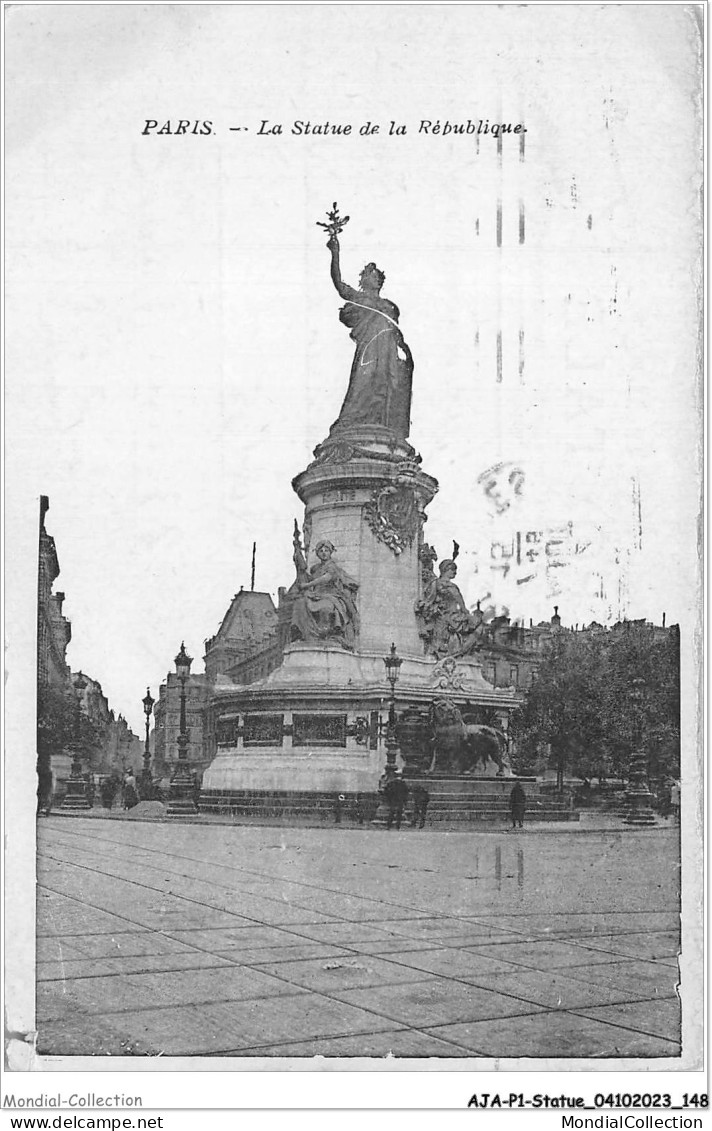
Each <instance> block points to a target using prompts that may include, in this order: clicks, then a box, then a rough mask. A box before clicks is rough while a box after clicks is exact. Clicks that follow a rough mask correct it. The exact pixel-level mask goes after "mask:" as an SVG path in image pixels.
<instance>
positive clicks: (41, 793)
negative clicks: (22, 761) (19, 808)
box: [37, 759, 54, 817]
mask: <svg viewBox="0 0 712 1131" xmlns="http://www.w3.org/2000/svg"><path fill="white" fill-rule="evenodd" d="M53 795H54V776H53V774H52V770H51V768H50V767H49V766H48V765H46V763H45V762H44V761H43V762H40V761H39V759H38V762H37V816H38V817H40V816H43V815H44V816H45V817H49V815H50V813H51V812H52V798H53Z"/></svg>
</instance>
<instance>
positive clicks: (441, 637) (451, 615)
mask: <svg viewBox="0 0 712 1131" xmlns="http://www.w3.org/2000/svg"><path fill="white" fill-rule="evenodd" d="M438 568H439V572H440V576H439V577H437V578H434V579H433V581H432V582H431V583H430V585H429V587H428V588H427V589H426V591H425V594H424V596H423V598H422V599H421V600H420V601H418V603H417V605H416V616H417V619H418V624H419V632H420V635H421V637H422V639H423V640H424V641H425V646H426V651H427V652H429V653H430V654H431V655H433V656H436V657H438V658H439V657H441V656H448V655H450V656H466V655H468V654H469V653H471V652H475V651H477V649H478V648H480V647H481V646H482V643H483V636H484V634H485V632H486V629H485V627H484V623H483V622H484V618H483V616H482V613H480V612H479V611H478V613H471V612H469V610H468V608H467V605H466V604H465V599H464V597H463V596H462V593H461V592H460V589H459V587H458V586H457V585H456V584H455V580H454V579H455V576H456V574H457V565H456V564H455V561H454V560H453V558H445V559H444V561H442V562H440V565H439V567H438Z"/></svg>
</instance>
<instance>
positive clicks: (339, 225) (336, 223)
mask: <svg viewBox="0 0 712 1131" xmlns="http://www.w3.org/2000/svg"><path fill="white" fill-rule="evenodd" d="M326 216H327V220H328V223H326V224H325V223H324V221H323V220H317V224H318V226H319V227H320V228H324V230H325V231H327V232H328V233H329V242H328V244H327V247H329V246H330V245H331V241H332V240H334V241H336V242H337V243H338V237H339V236H340V235H341V233H342V232H343V230H344V228H345V226H346V225H347V224H348V222H349V217H348V216H339V206H338V204H337V203H336V201H334V206H333V208H332V210H331V212H327V213H326Z"/></svg>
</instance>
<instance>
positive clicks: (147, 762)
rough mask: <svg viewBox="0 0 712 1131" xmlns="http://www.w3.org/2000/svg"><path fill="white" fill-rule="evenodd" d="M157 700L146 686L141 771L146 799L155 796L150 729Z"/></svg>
mask: <svg viewBox="0 0 712 1131" xmlns="http://www.w3.org/2000/svg"><path fill="white" fill-rule="evenodd" d="M155 702H156V700H155V699H154V698H153V697H152V695H151V688H150V687H147V688H146V694H145V696H144V698H143V712H144V714H145V716H146V746H145V749H144V752H143V771H142V773H141V796H142V798H143V799H144V801H148V800H150V798H151V797H152V796H153V778H152V777H151V748H150V729H151V714H152V712H153V704H154V703H155Z"/></svg>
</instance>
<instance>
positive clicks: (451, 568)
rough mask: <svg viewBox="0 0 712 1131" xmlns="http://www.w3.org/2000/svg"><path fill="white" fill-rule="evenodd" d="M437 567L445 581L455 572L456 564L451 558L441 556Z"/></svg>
mask: <svg viewBox="0 0 712 1131" xmlns="http://www.w3.org/2000/svg"><path fill="white" fill-rule="evenodd" d="M438 569H439V570H440V576H441V577H442V578H443V579H444V580H445V581H448V580H449V579H450V578H451V577H454V576H455V574H456V573H457V566H456V565H455V562H454V561H453V560H452V558H443V560H442V561H441V562H440V565H439V566H438Z"/></svg>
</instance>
